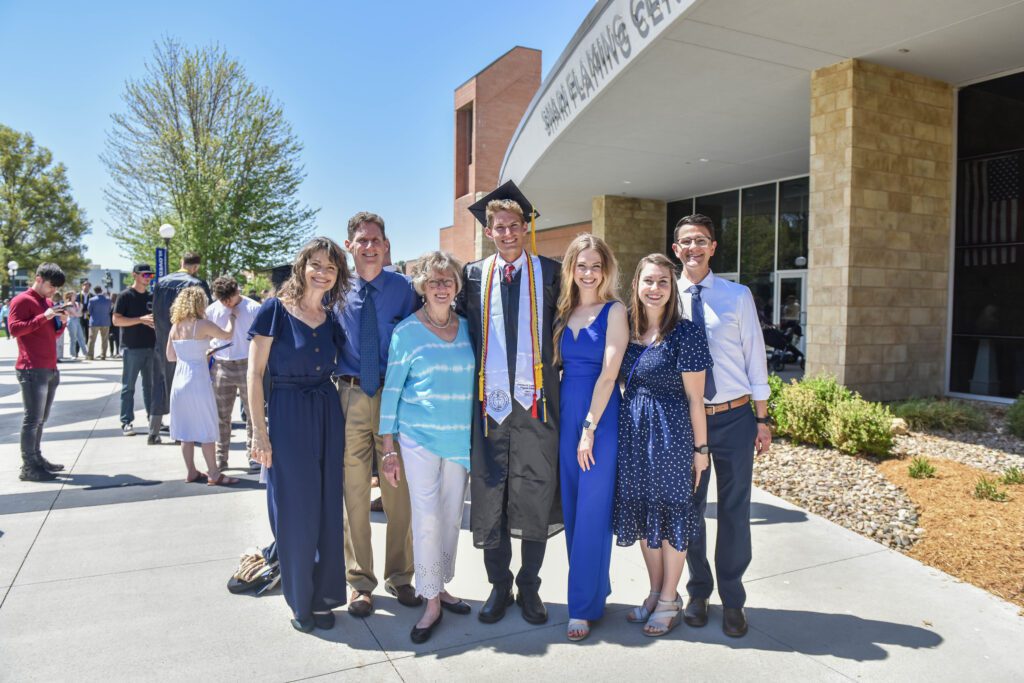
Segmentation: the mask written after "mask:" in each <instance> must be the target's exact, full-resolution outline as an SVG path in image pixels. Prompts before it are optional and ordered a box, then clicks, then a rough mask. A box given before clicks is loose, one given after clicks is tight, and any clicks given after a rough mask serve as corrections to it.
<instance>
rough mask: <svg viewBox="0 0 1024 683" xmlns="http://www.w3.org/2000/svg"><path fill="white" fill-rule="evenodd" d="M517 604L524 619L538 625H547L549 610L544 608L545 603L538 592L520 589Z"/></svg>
mask: <svg viewBox="0 0 1024 683" xmlns="http://www.w3.org/2000/svg"><path fill="white" fill-rule="evenodd" d="M516 604H518V605H519V609H520V610H522V612H523V619H526V621H528V622H530V623H531V624H537V625H540V624H544V623H547V620H548V608H547V607H545V606H544V601H543V600H541V599H540V595H539V594H538V593H537V591H535V590H523V589H522V588H520V589H519V594H518V595H516Z"/></svg>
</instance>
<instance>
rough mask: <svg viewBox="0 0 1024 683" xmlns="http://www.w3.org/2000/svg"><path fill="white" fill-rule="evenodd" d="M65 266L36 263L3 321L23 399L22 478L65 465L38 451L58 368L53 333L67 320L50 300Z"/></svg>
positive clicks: (47, 474)
mask: <svg viewBox="0 0 1024 683" xmlns="http://www.w3.org/2000/svg"><path fill="white" fill-rule="evenodd" d="M64 281H65V277H64V271H63V270H61V268H60V266H58V265H56V264H53V263H42V264H40V265H39V267H38V268H37V269H36V280H35V283H33V285H32V287H30V288H29V289H28V290H26V291H24V292H22V293H21V294H19V295H18V296H16V297H14V300H13V301H11V312H10V319H9V323H8V327H9V329H10V332H11V336H12V337H14V338H15V339H16V340H17V341H18V361H17V362H16V363H15V365H14V368H15V370H16V371H17V374H18V384H20V385H21V398H22V400H23V401H24V403H25V419H24V420H23V421H22V423H21V461H22V464H21V475H20V476H19V478H20V479H21V480H22V481H52V480H54V479H56V478H57V476H56V475H55V474H53V473H54V472H59V471H61V470H63V469H64V465H58V464H55V463H52V462H50V461H49V460H47V459H46V458H44V457H43V454H42V451H41V450H40V445H39V444H40V441H41V440H42V438H43V425H44V424H46V420H47V418H49V417H50V406H52V405H53V397H54V394H56V393H57V385H58V384H60V372H59V371H58V370H57V339H58V337H60V335H61V334H63V333H64V329H65V327H66V325H67V322H68V317H67V314H66V313H64V311H63V309H62V308H61V307H55V306H54V303H53V301H51V300H50V297H52V296H53V295H54V294H56V293H57V290H58V289H60V288H61V287H63V286H64Z"/></svg>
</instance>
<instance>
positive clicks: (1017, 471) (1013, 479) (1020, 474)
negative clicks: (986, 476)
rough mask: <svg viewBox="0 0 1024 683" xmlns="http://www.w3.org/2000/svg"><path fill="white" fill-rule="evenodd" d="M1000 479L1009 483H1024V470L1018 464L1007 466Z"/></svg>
mask: <svg viewBox="0 0 1024 683" xmlns="http://www.w3.org/2000/svg"><path fill="white" fill-rule="evenodd" d="M999 481H1001V482H1002V483H1004V484H1007V485H1014V484H1024V470H1022V469H1021V468H1019V467H1016V466H1014V467H1007V468H1006V470H1005V471H1004V472H1003V476H1001V477H1000V478H999Z"/></svg>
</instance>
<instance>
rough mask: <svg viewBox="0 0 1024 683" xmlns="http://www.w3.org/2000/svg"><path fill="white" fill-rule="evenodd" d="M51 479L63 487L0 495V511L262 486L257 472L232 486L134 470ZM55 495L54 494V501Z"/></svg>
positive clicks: (198, 493)
mask: <svg viewBox="0 0 1024 683" xmlns="http://www.w3.org/2000/svg"><path fill="white" fill-rule="evenodd" d="M182 477H184V474H182ZM54 483H55V484H60V483H63V484H64V485H65V488H64V489H62V490H59V491H58V490H56V489H53V490H49V491H33V492H31V493H12V494H8V495H4V496H0V515H12V514H17V513H21V512H38V511H41V510H48V509H50V507H51V506H52V507H53V509H55V510H67V509H72V508H82V507H93V506H96V505H115V504H119V503H138V502H141V501H147V500H165V499H168V498H187V497H190V496H206V495H218V494H222V493H231V492H238V491H251V490H254V489H262V488H264V487H263V485H262V484H260V483H259V480H258V475H248V476H247V475H241V476H240V477H239V482H238V483H237V484H235V485H234V486H207V485H206V484H205V483H191V484H189V483H186V482H185V481H184V480H183V479H182V480H178V481H161V480H153V479H141V478H139V477H136V476H135V475H133V474H116V475H104V474H77V473H75V474H69V475H65V476H62V477H60V479H59V480H58V481H56V482H54ZM70 487H80V488H70ZM54 498H56V502H55V501H54Z"/></svg>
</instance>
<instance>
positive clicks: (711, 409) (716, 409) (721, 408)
mask: <svg viewBox="0 0 1024 683" xmlns="http://www.w3.org/2000/svg"><path fill="white" fill-rule="evenodd" d="M748 403H750V396H740V397H739V398H734V399H733V400H731V401H726V402H725V403H715V404H713V405H705V406H704V413H705V414H706V415H717V414H719V413H727V412H729V411H730V410H732V409H733V408H739V407H740V406H745V405H747V404H748Z"/></svg>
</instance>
